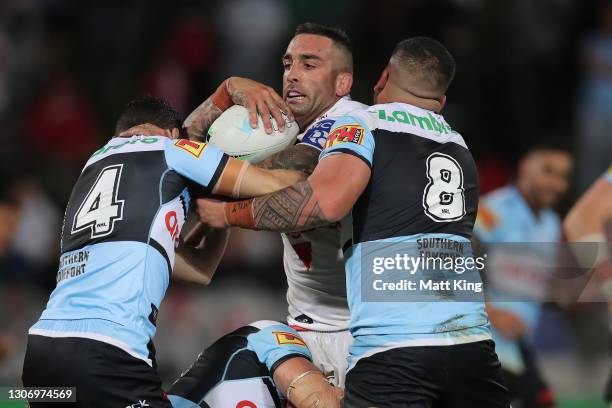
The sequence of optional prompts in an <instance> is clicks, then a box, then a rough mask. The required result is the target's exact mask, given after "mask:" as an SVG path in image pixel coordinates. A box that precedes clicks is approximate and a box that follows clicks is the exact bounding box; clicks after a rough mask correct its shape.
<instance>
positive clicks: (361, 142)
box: [320, 103, 490, 368]
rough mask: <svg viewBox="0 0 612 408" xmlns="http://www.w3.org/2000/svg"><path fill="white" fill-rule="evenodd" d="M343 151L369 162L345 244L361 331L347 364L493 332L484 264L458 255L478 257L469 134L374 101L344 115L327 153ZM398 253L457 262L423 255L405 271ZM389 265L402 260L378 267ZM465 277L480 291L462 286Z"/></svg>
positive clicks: (411, 109)
mask: <svg viewBox="0 0 612 408" xmlns="http://www.w3.org/2000/svg"><path fill="white" fill-rule="evenodd" d="M335 154H349V155H353V156H355V157H357V158H359V159H361V160H362V161H363V162H364V163H365V164H366V165H367V166H368V167H370V168H371V178H370V181H369V184H368V186H367V188H366V190H365V191H364V193H363V194H362V195H361V196H360V197H359V199H358V201H357V203H356V204H355V206H354V207H353V210H352V218H353V241H352V243H353V245H352V247H351V248H349V249H348V250H347V251H346V252H345V260H346V274H347V277H346V280H347V295H348V301H349V308H350V311H351V321H350V330H351V334H352V335H353V337H354V338H355V341H354V343H353V345H352V347H351V348H350V356H349V367H350V368H351V367H353V366H354V365H355V364H356V363H357V361H358V360H359V359H361V358H364V357H368V356H370V355H373V354H376V353H378V352H381V351H385V350H388V349H392V348H398V347H411V346H438V345H455V344H461V343H468V342H476V341H482V340H487V339H490V332H489V328H488V319H487V316H486V313H485V310H484V297H483V293H482V282H481V281H480V277H479V275H478V272H477V270H476V268H475V266H474V265H471V266H467V267H466V268H461V267H459V261H458V260H459V259H460V258H461V259H462V260H461V262H463V260H464V259H467V258H472V260H473V258H474V256H473V252H472V249H471V243H470V238H471V233H472V227H473V224H474V219H475V217H476V206H477V200H478V179H477V172H476V167H475V164H474V161H473V159H472V156H471V154H470V152H469V150H468V149H467V147H466V145H465V142H464V141H463V138H462V137H461V135H459V134H458V133H457V132H455V131H453V130H452V129H451V128H450V126H449V125H448V124H447V123H446V121H445V120H444V118H443V117H442V116H440V115H439V114H436V113H434V112H431V111H427V110H424V109H420V108H417V107H415V106H411V105H407V104H403V103H392V104H384V105H375V106H372V107H369V108H367V109H363V110H358V111H355V112H352V113H351V116H345V117H343V118H341V119H339V120H338V121H336V123H335V124H334V125H333V127H332V129H331V131H330V133H329V136H328V138H327V144H326V148H325V150H324V151H323V152H322V153H321V156H320V160H325V158H326V157H329V156H332V155H335ZM396 256H402V257H404V256H405V258H403V259H406V260H410V261H418V259H419V258H421V259H422V260H423V261H424V262H425V261H426V259H437V260H438V261H441V260H445V261H449V262H450V264H445V266H444V268H442V267H440V266H435V265H430V264H425V263H423V264H420V266H416V267H414V268H413V270H412V271H411V272H404V271H402V270H401V268H402V266H401V265H400V264H394V261H393V260H394V259H396V258H395V257H396ZM379 261H380V262H379ZM427 262H429V261H427ZM387 264H388V265H390V266H391V265H395V266H392V267H391V268H388V269H386V270H385V272H384V273H383V272H382V270H377V267H380V268H382V266H383V265H387ZM446 265H449V266H448V267H447V266H446ZM383 269H384V268H383ZM459 280H463V281H465V283H468V284H469V285H467V286H469V287H471V288H473V290H470V289H466V290H465V291H464V289H462V288H460V287H458V286H455V284H454V282H455V281H459ZM449 282H452V283H450V284H449V286H448V287H447V286H445V285H446V284H447V283H449ZM412 285H416V286H412ZM421 285H423V286H421ZM470 285H471V286H470ZM415 287H416V289H414V288H415ZM464 292H465V293H464ZM468 292H470V294H469V295H467V294H466V293H468Z"/></svg>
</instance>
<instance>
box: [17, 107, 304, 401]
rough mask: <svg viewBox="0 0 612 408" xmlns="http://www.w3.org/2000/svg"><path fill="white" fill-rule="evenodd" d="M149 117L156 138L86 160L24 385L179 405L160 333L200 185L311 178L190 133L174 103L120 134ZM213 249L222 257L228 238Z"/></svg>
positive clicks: (31, 341) (127, 122)
mask: <svg viewBox="0 0 612 408" xmlns="http://www.w3.org/2000/svg"><path fill="white" fill-rule="evenodd" d="M142 124H147V126H149V127H151V128H152V129H153V131H152V133H151V134H148V135H144V134H141V135H139V136H128V137H121V136H116V137H113V138H112V139H111V140H110V141H109V142H108V143H107V144H106V145H104V146H103V147H101V148H100V149H98V150H97V151H96V152H94V153H93V154H92V156H91V157H90V158H89V160H88V161H87V163H86V164H85V167H84V168H83V171H82V173H81V175H80V176H79V178H78V180H77V182H76V184H75V186H74V189H73V191H72V194H71V197H70V200H69V202H68V205H67V207H66V213H65V217H64V224H63V228H62V241H61V255H60V264H59V270H58V272H57V286H56V288H55V290H54V291H53V293H52V294H51V297H50V299H49V302H48V303H47V306H46V308H45V310H44V311H43V313H42V315H41V317H40V319H39V320H38V322H36V323H35V324H34V325H33V326H32V327H31V328H30V331H29V336H28V347H27V352H26V357H25V361H24V369H23V377H22V378H23V383H24V385H25V386H75V387H76V388H77V391H76V395H77V405H76V406H81V407H89V406H96V407H104V406H109V407H116V406H121V407H125V406H134V404H138V403H139V401H144V403H146V404H148V405H147V406H152V407H153V406H155V407H157V406H169V403H168V401H167V400H166V399H165V398H164V396H163V393H162V389H161V386H160V385H161V384H160V380H159V378H158V376H157V372H156V367H155V356H154V347H153V343H152V338H153V335H154V333H155V328H156V327H155V324H156V318H157V312H158V308H159V306H160V303H161V301H162V299H163V297H164V294H165V291H166V288H167V287H168V283H169V279H170V276H171V274H172V269H173V266H174V264H175V258H176V248H177V247H178V246H179V242H180V234H181V229H182V227H183V223H184V222H185V218H186V214H187V211H188V209H189V208H190V205H191V192H192V191H193V189H194V188H199V189H204V190H205V193H207V194H223V195H230V196H235V197H240V196H249V197H250V196H252V195H259V194H264V193H266V192H272V191H275V190H278V189H279V188H281V187H283V186H286V185H289V184H291V183H293V182H295V181H297V180H299V179H300V176H299V174H298V173H291V172H275V171H267V170H263V169H258V168H256V167H254V166H250V165H249V164H248V163H246V162H242V161H240V160H237V159H233V158H230V157H228V156H227V155H226V154H224V153H223V152H222V151H221V150H219V149H217V148H215V147H213V146H209V145H207V144H205V143H197V142H192V141H189V140H187V139H181V138H180V135H181V130H180V129H181V127H182V126H181V122H180V120H179V117H178V114H177V112H176V111H175V110H174V109H173V108H172V107H170V106H169V105H168V104H167V103H166V102H165V101H163V100H160V99H157V98H152V97H146V98H142V99H138V100H135V101H133V102H131V103H130V104H129V105H128V106H127V108H126V109H125V111H124V112H123V113H122V114H121V116H120V117H119V119H118V121H117V128H116V134H117V135H120V134H121V133H122V132H123V131H125V130H126V129H129V128H132V127H133V126H137V125H142ZM209 238H210V237H209ZM218 239H219V240H221V241H222V240H223V234H221V235H220V236H219V237H218ZM209 244H210V242H209ZM213 247H215V248H216V250H217V251H218V253H217V254H216V255H219V254H220V253H221V252H222V250H223V247H224V245H222V244H221V245H215V244H213ZM213 268H214V265H213ZM204 272H206V273H209V272H210V271H204ZM144 403H141V405H143V406H144ZM32 406H36V404H32Z"/></svg>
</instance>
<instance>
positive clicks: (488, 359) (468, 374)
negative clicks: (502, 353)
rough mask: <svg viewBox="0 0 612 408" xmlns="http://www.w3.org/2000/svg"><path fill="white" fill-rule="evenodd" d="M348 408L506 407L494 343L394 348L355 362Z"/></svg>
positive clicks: (348, 385)
mask: <svg viewBox="0 0 612 408" xmlns="http://www.w3.org/2000/svg"><path fill="white" fill-rule="evenodd" d="M344 404H345V405H344V406H345V407H346V408H368V407H378V408H386V407H389V408H391V407H392V408H481V407H482V408H498V407H499V408H508V407H509V406H510V403H509V401H508V390H507V388H506V386H505V385H504V382H503V379H502V375H501V370H500V364H499V360H498V358H497V354H495V345H494V343H493V341H491V340H488V341H480V342H476V343H467V344H458V345H453V346H425V347H403V348H396V349H391V350H388V351H384V352H381V353H377V354H374V355H372V356H370V357H366V358H363V359H361V360H359V361H358V362H357V364H356V365H355V367H353V369H351V370H350V371H349V372H348V374H347V377H346V393H345V399H344Z"/></svg>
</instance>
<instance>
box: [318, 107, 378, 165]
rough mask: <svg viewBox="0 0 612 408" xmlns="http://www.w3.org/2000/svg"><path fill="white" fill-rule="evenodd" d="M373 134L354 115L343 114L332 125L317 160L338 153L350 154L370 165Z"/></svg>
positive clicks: (372, 153)
mask: <svg viewBox="0 0 612 408" xmlns="http://www.w3.org/2000/svg"><path fill="white" fill-rule="evenodd" d="M374 147H375V146H374V136H372V132H371V131H370V129H369V128H368V126H367V125H366V124H365V123H364V122H363V121H362V120H361V119H358V118H356V117H354V116H343V117H341V118H340V119H338V120H337V121H336V122H335V123H334V125H333V126H332V128H331V130H330V132H329V135H328V136H327V141H326V143H325V148H324V149H323V151H322V152H321V155H320V156H319V160H322V159H324V158H325V157H327V156H330V155H332V154H338V153H347V154H352V155H353V156H357V157H359V158H360V159H361V160H363V161H364V162H365V163H366V164H367V165H368V166H369V167H372V160H373V157H374Z"/></svg>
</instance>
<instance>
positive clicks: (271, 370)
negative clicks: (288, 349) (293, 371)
mask: <svg viewBox="0 0 612 408" xmlns="http://www.w3.org/2000/svg"><path fill="white" fill-rule="evenodd" d="M295 357H303V358H305V359H306V360H308V361H310V362H311V363H312V358H310V357H309V356H308V355H307V354H306V353H300V352H299V351H294V352H292V353H291V354H286V355H284V356H282V357H281V358H279V359H278V360H276V361H275V362H274V364H272V367H270V375H271V376H272V377H273V376H274V371H276V369H277V368H278V366H279V365H281V364H282V363H284V362H285V361H287V360H289V359H290V358H295Z"/></svg>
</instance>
